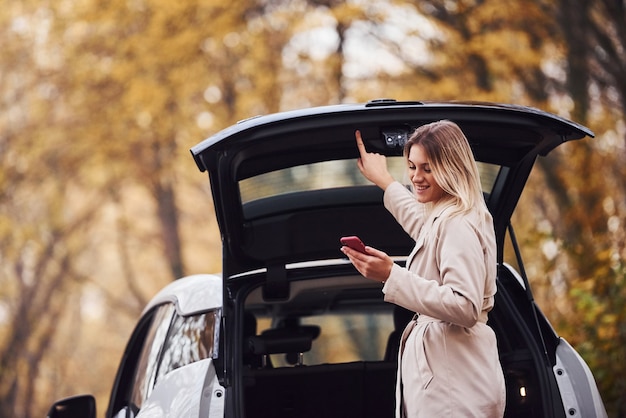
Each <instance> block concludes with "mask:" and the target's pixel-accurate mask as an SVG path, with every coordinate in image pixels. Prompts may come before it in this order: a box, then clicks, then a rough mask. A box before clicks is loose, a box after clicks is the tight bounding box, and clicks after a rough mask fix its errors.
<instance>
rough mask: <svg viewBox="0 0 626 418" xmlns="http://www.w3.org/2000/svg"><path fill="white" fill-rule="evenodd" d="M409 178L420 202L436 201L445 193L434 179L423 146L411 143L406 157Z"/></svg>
mask: <svg viewBox="0 0 626 418" xmlns="http://www.w3.org/2000/svg"><path fill="white" fill-rule="evenodd" d="M408 165H409V178H410V179H411V183H413V188H414V189H415V195H416V196H417V200H418V201H419V202H420V203H429V202H432V203H436V202H437V201H439V199H441V198H442V197H443V196H444V195H445V194H446V193H445V192H444V191H443V189H442V188H441V187H440V186H439V184H437V182H436V181H435V177H434V175H433V173H432V171H431V169H430V163H429V162H428V159H427V158H426V153H425V152H424V147H422V146H421V145H417V144H416V145H413V146H412V147H411V149H410V150H409V157H408Z"/></svg>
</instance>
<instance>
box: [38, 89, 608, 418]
mask: <svg viewBox="0 0 626 418" xmlns="http://www.w3.org/2000/svg"><path fill="white" fill-rule="evenodd" d="M440 119H449V120H452V121H454V122H456V123H457V124H458V125H459V126H460V127H461V128H462V130H463V131H464V132H465V134H466V136H467V137H468V139H469V142H470V145H471V146H472V149H473V152H474V155H475V158H476V160H477V162H478V164H479V168H480V171H481V179H482V183H483V191H484V194H485V199H486V202H487V205H488V207H489V209H490V210H491V212H492V214H493V217H494V226H495V230H496V237H497V243H498V279H497V284H498V293H497V295H496V302H495V308H494V309H493V310H492V311H491V312H490V315H489V322H488V324H489V325H490V326H491V327H492V328H493V330H494V331H495V333H496V336H497V338H498V346H499V354H500V361H501V364H502V368H503V371H504V375H505V380H506V388H507V404H506V411H505V417H509V418H512V417H563V418H565V417H605V416H606V411H605V408H604V405H603V403H602V400H601V398H600V395H599V392H598V389H597V386H596V383H595V381H594V378H593V376H592V374H591V372H590V370H589V368H588V366H587V365H586V364H585V362H584V361H583V359H582V358H581V357H580V356H579V355H578V354H577V353H576V351H575V350H574V349H573V348H572V347H571V346H570V345H569V344H568V343H567V341H565V340H564V339H563V338H561V337H559V336H558V335H557V334H556V332H555V331H554V329H553V328H552V327H551V325H550V323H549V321H548V320H547V318H546V317H545V316H544V315H543V314H542V312H541V310H540V309H539V307H538V306H537V305H536V304H535V302H534V299H533V295H532V292H531V289H530V287H529V284H528V280H527V278H526V276H525V273H524V269H523V267H522V266H523V263H522V259H521V255H520V252H519V250H518V246H517V242H516V241H515V235H514V234H513V229H512V226H511V225H510V219H511V215H512V213H513V211H514V209H515V207H516V204H517V201H518V199H519V196H520V194H521V192H522V189H523V188H524V185H525V183H526V180H527V178H528V176H529V174H530V172H531V169H532V167H533V164H534V162H535V160H536V158H537V157H539V156H543V155H546V154H547V153H549V152H550V151H552V150H553V149H554V148H555V147H557V146H558V145H560V144H561V143H563V142H566V141H570V140H577V139H582V138H584V137H592V136H593V133H592V132H591V131H590V130H588V129H587V128H585V127H583V126H580V125H578V124H576V123H573V122H571V121H567V120H564V119H562V118H560V117H557V116H555V115H552V114H549V113H546V112H543V111H540V110H537V109H532V108H527V107H520V106H511V105H498V104H486V103H481V104H477V103H421V102H396V101H393V100H376V101H371V102H369V103H365V104H354V105H337V106H327V107H320V108H311V109H304V110H298V111H291V112H284V113H278V114H273V115H268V116H262V117H258V118H253V119H248V120H245V121H242V122H240V123H238V124H236V125H234V126H232V127H230V128H228V129H225V130H224V131H222V132H219V133H217V134H216V135H214V136H212V137H210V138H208V139H206V140H205V141H203V142H201V143H200V144H198V145H196V146H195V147H193V148H192V150H191V153H192V156H193V158H194V160H195V162H196V164H197V166H198V167H199V168H200V170H201V171H206V172H208V174H209V178H210V182H211V190H212V193H213V199H214V202H215V212H216V215H217V220H218V223H219V225H220V231H221V236H222V240H223V253H222V257H223V271H222V273H221V274H219V275H197V276H192V277H187V278H182V279H180V280H177V281H176V282H174V283H172V284H170V285H169V286H167V287H165V288H164V289H163V290H162V291H161V292H160V293H159V294H158V295H157V296H156V297H155V298H154V299H153V300H152V301H151V302H150V304H149V305H148V306H147V307H146V309H145V310H144V312H143V314H142V316H141V318H140V319H139V323H138V325H137V327H136V329H135V331H134V333H133V335H132V336H131V338H130V341H129V343H128V346H127V348H126V351H125V354H124V357H123V359H122V363H121V365H120V367H119V371H118V374H117V378H116V380H115V382H114V385H113V391H112V393H111V398H110V403H109V406H108V409H107V411H106V417H107V418H128V417H142V418H143V417H164V416H168V417H194V418H195V417H215V418H218V417H219V418H223V417H229V418H231V417H232V418H244V417H245V418H265V417H267V418H270V417H271V418H282V417H285V418H286V417H298V418H306V417H325V418H329V417H341V418H346V417H355V418H357V417H358V418H361V417H372V418H384V417H389V418H391V417H393V416H394V393H395V392H394V391H395V376H396V357H397V354H396V353H397V344H398V340H399V331H400V330H401V329H402V328H403V327H404V325H405V324H406V323H407V322H408V320H409V319H410V317H411V316H412V313H411V312H406V311H405V310H403V309H400V308H396V307H394V306H393V305H390V304H388V303H385V302H384V301H383V294H382V292H381V289H380V285H379V284H378V283H376V282H373V281H369V280H366V279H364V278H363V277H361V276H360V275H359V274H358V272H357V271H356V270H355V269H354V267H353V266H352V265H351V264H350V263H349V262H348V261H347V260H346V259H345V258H343V254H341V253H340V251H339V248H340V243H339V238H340V237H342V236H345V235H358V236H359V237H361V238H362V239H363V241H365V242H366V243H367V244H369V245H372V246H373V247H376V248H379V249H381V250H383V251H385V252H386V253H388V254H390V255H392V256H394V257H395V260H396V262H398V263H400V264H402V263H404V261H405V257H406V256H407V255H408V254H409V252H410V251H411V248H412V246H413V244H414V243H413V241H412V240H411V239H410V237H408V235H406V233H405V232H404V231H403V230H402V229H401V228H400V226H398V225H397V224H396V222H395V221H394V219H393V218H392V217H391V215H390V214H389V213H387V211H386V210H385V209H384V207H383V204H382V192H381V191H380V190H379V189H378V188H376V187H375V186H373V185H371V184H369V183H367V181H365V180H364V179H363V178H362V176H361V175H360V173H358V170H357V169H356V163H355V159H356V158H357V156H358V151H357V148H356V146H355V140H354V131H355V130H356V129H359V130H360V131H361V133H362V136H363V138H364V142H365V144H366V147H367V149H368V150H369V151H376V152H379V153H382V154H385V155H387V156H388V157H389V158H388V161H389V166H390V169H392V170H394V172H395V173H396V174H395V177H396V178H398V179H400V178H402V176H403V173H404V170H405V165H406V163H405V161H404V160H403V158H402V145H403V143H404V141H406V139H407V136H408V135H409V134H410V132H411V131H412V130H414V129H415V128H416V127H418V126H420V125H422V124H425V123H429V122H431V121H434V120H440ZM508 252H510V253H511V254H509V253H508ZM512 265H515V266H516V267H515V268H514V267H513V266H512ZM70 416H71V417H78V416H80V417H89V418H91V417H94V416H95V402H94V400H93V397H91V396H90V395H83V396H77V397H74V398H69V399H65V400H61V401H59V402H58V403H56V404H55V405H54V406H53V407H52V408H51V410H50V414H49V417H51V418H53V417H54V418H58V417H70Z"/></svg>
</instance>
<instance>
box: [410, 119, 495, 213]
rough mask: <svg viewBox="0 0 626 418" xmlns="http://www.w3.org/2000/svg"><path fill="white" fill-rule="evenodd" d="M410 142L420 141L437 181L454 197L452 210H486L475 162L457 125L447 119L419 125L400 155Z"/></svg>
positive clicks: (413, 143) (459, 211) (417, 143)
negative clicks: (453, 208) (454, 207)
mask: <svg viewBox="0 0 626 418" xmlns="http://www.w3.org/2000/svg"><path fill="white" fill-rule="evenodd" d="M413 145H421V146H422V147H423V149H424V152H425V154H426V157H427V158H428V162H429V165H430V169H431V170H432V172H433V176H434V178H435V180H436V181H437V184H439V186H440V187H441V188H442V189H443V191H444V192H446V193H447V194H448V195H450V197H451V198H452V199H453V200H454V201H455V204H456V208H457V210H455V212H457V213H462V212H466V211H469V210H471V209H472V208H480V209H484V210H485V211H487V206H486V204H485V200H484V198H483V193H482V188H481V184H480V174H479V173H478V166H477V165H476V161H475V160H474V156H473V154H472V149H471V148H470V146H469V143H468V141H467V138H466V137H465V135H464V134H463V131H461V128H459V126H458V125H457V124H456V123H454V122H451V121H449V120H441V121H438V122H433V123H429V124H427V125H423V126H420V127H419V128H417V129H416V130H415V131H414V132H413V134H412V135H411V136H410V137H409V139H408V140H407V142H406V144H405V146H404V156H405V157H406V158H408V155H409V151H410V150H411V147H412V146H413Z"/></svg>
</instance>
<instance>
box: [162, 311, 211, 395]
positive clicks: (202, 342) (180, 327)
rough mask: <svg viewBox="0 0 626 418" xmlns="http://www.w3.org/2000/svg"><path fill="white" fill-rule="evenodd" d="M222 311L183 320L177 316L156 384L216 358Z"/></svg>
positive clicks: (164, 350) (166, 342) (164, 348)
mask: <svg viewBox="0 0 626 418" xmlns="http://www.w3.org/2000/svg"><path fill="white" fill-rule="evenodd" d="M220 312H221V311H220V310H218V309H216V310H213V311H210V312H206V313H203V314H199V315H193V316H189V317H183V316H179V315H175V316H174V319H173V321H172V325H171V327H170V330H169V332H168V334H167V339H166V340H165V343H164V345H163V354H162V355H161V361H160V364H159V369H158V373H157V376H156V379H155V383H156V382H158V381H159V379H160V378H162V377H163V376H165V375H166V374H167V373H169V372H171V371H172V370H175V369H177V368H179V367H183V366H185V365H187V364H191V363H194V362H196V361H200V360H204V359H206V358H214V357H215V356H217V342H218V336H217V332H218V327H216V324H218V323H219V320H220Z"/></svg>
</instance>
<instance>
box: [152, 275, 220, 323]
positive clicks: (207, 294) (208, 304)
mask: <svg viewBox="0 0 626 418" xmlns="http://www.w3.org/2000/svg"><path fill="white" fill-rule="evenodd" d="M164 303H173V304H174V305H175V307H176V312H177V313H178V315H181V316H189V315H195V314H198V313H201V312H206V311H209V310H211V309H217V308H221V307H222V277H221V275H216V274H195V275H191V276H186V277H183V278H180V279H178V280H175V281H173V282H171V283H169V284H168V285H167V286H165V287H164V288H163V289H161V290H160V291H159V292H158V293H157V294H156V295H155V296H154V297H153V298H152V299H151V300H150V302H149V303H148V305H146V307H145V308H144V310H143V314H145V313H146V312H148V311H150V310H151V309H152V308H154V307H155V306H158V305H162V304H164ZM143 314H142V315H143Z"/></svg>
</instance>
